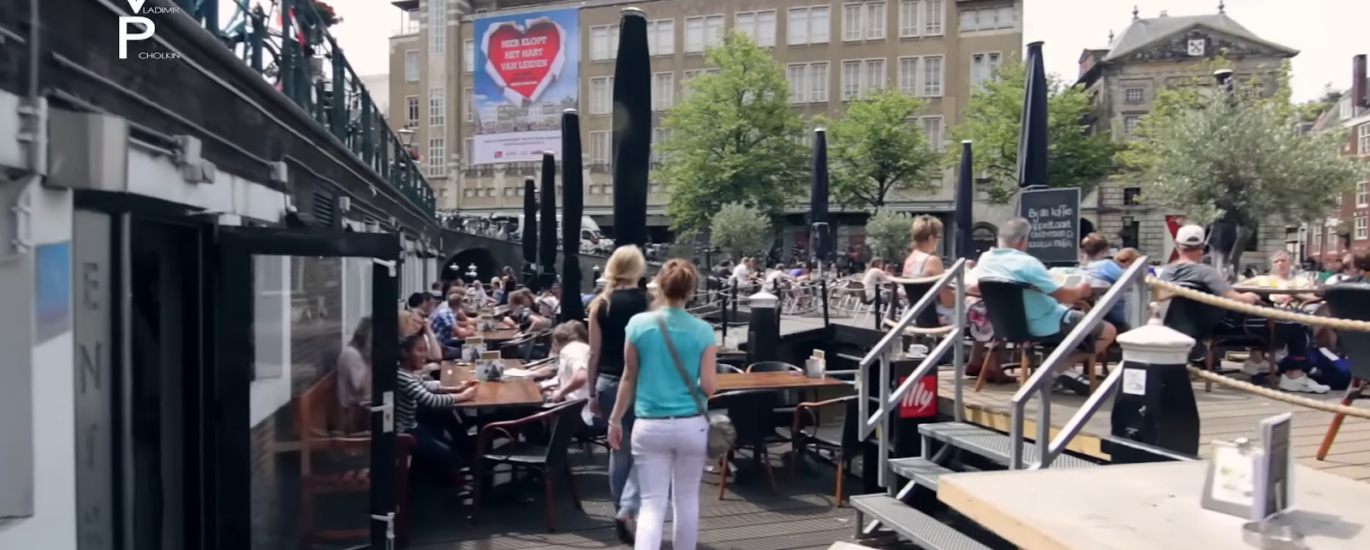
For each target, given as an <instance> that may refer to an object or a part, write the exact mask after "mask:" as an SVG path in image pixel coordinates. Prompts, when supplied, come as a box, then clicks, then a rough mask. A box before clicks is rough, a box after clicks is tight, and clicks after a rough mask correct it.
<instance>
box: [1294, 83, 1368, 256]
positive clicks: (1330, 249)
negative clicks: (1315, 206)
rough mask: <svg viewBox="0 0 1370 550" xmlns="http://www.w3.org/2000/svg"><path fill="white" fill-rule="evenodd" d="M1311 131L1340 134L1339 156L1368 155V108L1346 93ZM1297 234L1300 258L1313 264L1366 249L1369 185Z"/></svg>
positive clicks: (1341, 199)
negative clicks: (1311, 260) (1342, 136)
mask: <svg viewBox="0 0 1370 550" xmlns="http://www.w3.org/2000/svg"><path fill="white" fill-rule="evenodd" d="M1312 131H1314V132H1342V133H1344V134H1345V138H1346V139H1345V141H1344V142H1343V144H1342V154H1343V155H1345V156H1354V157H1358V158H1366V157H1368V156H1370V109H1366V108H1364V107H1360V106H1357V105H1356V102H1355V101H1353V98H1352V94H1351V93H1349V92H1348V93H1344V94H1342V96H1341V99H1339V100H1337V103H1336V104H1335V105H1334V106H1333V107H1332V108H1331V109H1328V110H1327V111H1326V112H1324V113H1323V114H1322V116H1320V117H1319V118H1318V121H1317V122H1316V123H1314V125H1313V129H1312ZM1299 235H1300V237H1301V239H1300V241H1302V242H1303V247H1302V248H1303V250H1301V252H1303V255H1304V256H1305V257H1307V258H1310V259H1313V260H1317V261H1325V260H1330V259H1333V258H1340V257H1341V256H1342V255H1343V254H1345V253H1346V251H1347V250H1364V249H1365V248H1367V246H1370V183H1367V182H1366V181H1361V182H1360V183H1357V184H1356V187H1355V189H1353V190H1352V191H1348V192H1346V193H1344V194H1342V196H1341V197H1338V199H1337V207H1336V208H1335V209H1333V210H1332V211H1331V212H1328V215H1327V217H1326V218H1325V219H1322V220H1317V221H1315V222H1311V223H1307V224H1304V225H1303V226H1302V227H1301V228H1300V229H1299Z"/></svg>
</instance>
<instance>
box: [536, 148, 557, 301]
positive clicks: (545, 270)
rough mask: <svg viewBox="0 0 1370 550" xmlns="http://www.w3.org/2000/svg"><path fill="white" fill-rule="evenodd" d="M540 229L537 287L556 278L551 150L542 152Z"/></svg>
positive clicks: (553, 158)
mask: <svg viewBox="0 0 1370 550" xmlns="http://www.w3.org/2000/svg"><path fill="white" fill-rule="evenodd" d="M538 210H539V212H540V215H541V219H539V220H538V225H540V226H541V227H540V228H539V229H540V231H541V235H540V239H539V240H538V271H539V277H538V289H539V290H540V289H544V288H547V287H549V286H552V283H553V282H555V281H556V280H557V159H556V156H555V155H553V154H552V152H551V151H547V152H545V153H543V154H542V191H541V192H539V193H538Z"/></svg>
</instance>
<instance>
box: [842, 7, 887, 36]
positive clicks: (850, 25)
mask: <svg viewBox="0 0 1370 550" xmlns="http://www.w3.org/2000/svg"><path fill="white" fill-rule="evenodd" d="M884 38H885V3H884V2H865V3H862V4H845V5H843V6H842V40H843V41H846V42H853V41H857V40H881V39H884Z"/></svg>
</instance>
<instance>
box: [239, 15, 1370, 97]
mask: <svg viewBox="0 0 1370 550" xmlns="http://www.w3.org/2000/svg"><path fill="white" fill-rule="evenodd" d="M239 1H244V2H246V1H247V0H239ZM251 1H252V2H253V3H261V0H251ZM889 1H895V0H889ZM1219 1H1220V0H1025V2H1026V4H1027V7H1026V10H1027V17H1026V21H1025V22H1024V24H1025V27H1024V34H1023V43H1024V44H1027V43H1029V42H1034V41H1042V42H1044V43H1045V45H1044V46H1043V50H1044V52H1045V53H1046V65H1047V71H1048V72H1052V73H1057V74H1059V75H1061V76H1063V77H1065V78H1067V79H1072V78H1074V77H1075V75H1077V74H1078V70H1077V61H1078V59H1079V57H1080V52H1081V51H1082V50H1084V49H1085V48H1102V47H1104V46H1105V45H1106V44H1107V43H1108V32H1109V30H1110V29H1111V30H1112V31H1113V32H1114V33H1118V34H1121V33H1122V32H1123V29H1125V28H1127V25H1128V23H1129V22H1131V20H1132V8H1133V6H1136V7H1137V8H1138V9H1140V10H1141V15H1142V17H1156V16H1157V15H1159V14H1160V12H1161V11H1162V10H1168V11H1169V12H1170V14H1171V15H1197V14H1203V13H1216V12H1217V11H1218V3H1219ZM328 2H329V3H330V4H331V5H332V6H333V7H334V9H336V10H337V12H338V14H339V15H340V16H342V18H343V22H342V23H340V24H339V25H337V26H335V27H333V28H332V29H331V31H332V32H333V35H334V36H335V37H336V38H337V39H338V40H339V42H340V43H341V45H342V48H343V51H345V52H346V53H347V57H348V61H349V62H350V63H351V64H352V67H353V69H354V70H355V71H357V73H358V74H362V75H371V74H383V73H386V72H388V71H389V66H388V65H389V57H388V54H389V51H388V50H389V43H388V41H387V39H388V38H389V37H390V36H391V35H392V34H394V33H395V32H396V31H397V30H398V29H399V28H400V16H401V14H400V10H399V9H398V8H396V7H394V6H392V5H390V2H389V0H328ZM234 3H235V2H223V3H222V4H227V6H225V7H224V11H225V12H226V13H231V12H232V11H233V10H234V8H233V7H232V4H234ZM1225 3H1226V5H1227V14H1228V16H1229V17H1231V18H1232V19H1234V20H1236V21H1237V22H1238V23H1241V24H1242V25H1243V26H1245V27H1246V28H1247V29H1249V30H1250V31H1251V32H1253V33H1255V34H1256V35H1257V36H1260V37H1262V38H1264V39H1266V40H1269V41H1272V42H1275V43H1278V44H1282V45H1285V46H1288V47H1291V48H1294V49H1296V50H1299V52H1300V53H1299V55H1298V56H1297V57H1295V58H1294V60H1293V65H1294V99H1295V100H1297V101H1304V100H1309V99H1316V98H1318V97H1320V96H1321V95H1322V91H1323V88H1324V87H1325V86H1326V85H1327V84H1328V83H1331V84H1332V86H1333V87H1334V88H1336V89H1339V90H1342V89H1346V88H1347V87H1349V86H1350V82H1351V56H1353V55H1355V54H1358V53H1370V39H1365V40H1358V39H1356V38H1355V37H1357V36H1366V34H1367V33H1366V26H1367V25H1370V1H1367V0H1297V1H1290V0H1225ZM225 21H226V19H225Z"/></svg>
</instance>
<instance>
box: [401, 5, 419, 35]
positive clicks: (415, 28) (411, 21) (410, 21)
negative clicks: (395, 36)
mask: <svg viewBox="0 0 1370 550" xmlns="http://www.w3.org/2000/svg"><path fill="white" fill-rule="evenodd" d="M418 32H419V10H405V11H404V34H415V33H418Z"/></svg>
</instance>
